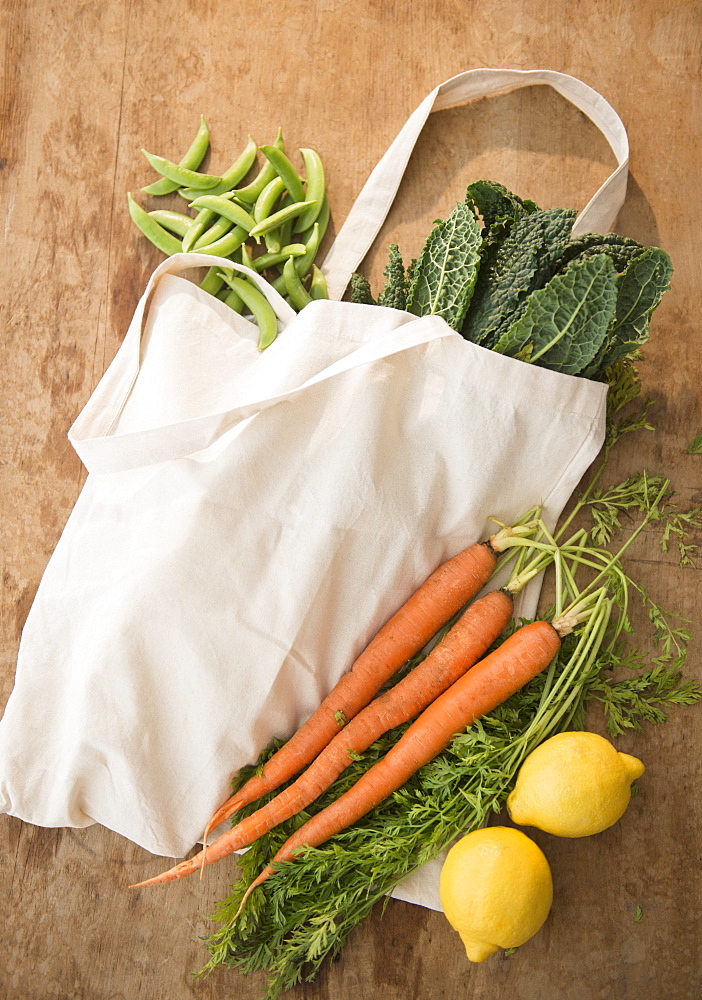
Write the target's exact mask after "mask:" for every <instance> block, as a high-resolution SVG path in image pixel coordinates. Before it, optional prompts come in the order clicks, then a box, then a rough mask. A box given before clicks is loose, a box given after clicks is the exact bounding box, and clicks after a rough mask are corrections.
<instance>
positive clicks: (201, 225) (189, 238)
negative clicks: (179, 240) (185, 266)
mask: <svg viewBox="0 0 702 1000" xmlns="http://www.w3.org/2000/svg"><path fill="white" fill-rule="evenodd" d="M216 218H217V213H216V212H213V211H212V210H211V209H209V208H203V209H202V210H201V211H199V212H198V213H197V215H196V216H195V218H194V219H193V224H192V226H191V227H190V229H188V231H187V233H186V234H185V235H184V236H183V251H184V252H185V253H188V251H190V250H192V248H193V246H194V245H195V243H197V241H198V240H199V239H200V237H201V236H202V235H203V234H204V233H206V232H207V227H208V226H209V225H211V224H212V223H213V222H214V220H215V219H216Z"/></svg>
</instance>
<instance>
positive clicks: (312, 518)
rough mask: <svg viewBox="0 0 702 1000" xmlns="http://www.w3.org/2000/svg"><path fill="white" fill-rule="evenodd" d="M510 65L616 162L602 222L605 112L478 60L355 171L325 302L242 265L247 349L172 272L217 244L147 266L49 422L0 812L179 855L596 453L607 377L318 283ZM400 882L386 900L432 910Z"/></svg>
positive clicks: (344, 267) (609, 215) (341, 281)
mask: <svg viewBox="0 0 702 1000" xmlns="http://www.w3.org/2000/svg"><path fill="white" fill-rule="evenodd" d="M531 83H547V84H550V85H552V86H555V87H557V88H558V89H559V90H560V91H561V93H563V94H564V95H565V96H566V97H568V98H569V99H570V100H572V101H574V102H575V103H576V104H578V106H580V107H582V108H583V110H585V111H586V113H588V114H589V115H590V117H592V119H593V120H594V121H595V122H596V124H597V125H598V126H599V127H600V128H601V129H602V130H603V132H604V133H605V135H607V137H608V139H609V140H610V143H611V145H612V148H613V149H614V151H615V154H616V155H617V159H618V162H619V166H618V168H617V171H615V174H613V176H612V178H610V180H609V181H608V182H607V184H606V185H604V187H603V188H602V189H601V191H600V192H599V193H598V195H597V196H596V197H595V199H594V200H593V202H591V204H590V206H588V209H587V210H586V212H585V213H583V215H582V216H581V217H580V220H579V223H578V225H579V228H580V230H581V231H582V229H583V226H585V227H586V228H592V229H595V228H596V229H599V230H600V231H605V230H607V229H609V228H610V226H611V224H612V222H613V220H614V217H615V215H616V212H617V210H618V208H619V206H620V204H621V202H622V200H623V197H624V192H625V183H626V136H625V133H624V130H623V127H622V126H621V123H620V122H619V120H618V119H617V117H616V115H615V114H614V112H613V111H612V109H611V108H610V107H609V105H607V104H606V102H604V101H603V100H602V98H601V97H599V95H597V94H595V93H594V92H593V91H591V90H590V89H589V88H587V87H585V85H584V84H582V83H580V82H579V81H575V80H573V79H572V78H570V77H564V76H563V75H562V74H554V73H550V72H548V71H535V72H534V73H515V72H514V71H504V70H478V71H473V72H468V73H465V74H461V75H460V76H459V77H456V78H454V79H452V80H450V81H448V82H447V83H446V84H444V85H442V86H441V87H438V88H437V89H436V90H435V91H434V92H433V93H432V94H431V95H429V97H428V98H427V99H426V100H425V101H424V102H423V103H422V105H421V106H420V107H419V108H418V109H417V111H416V112H415V113H414V114H413V115H412V116H411V117H410V119H409V120H408V123H407V125H406V126H405V128H404V129H403V130H402V132H401V133H400V136H398V139H397V140H396V141H395V143H393V145H392V146H391V147H390V150H389V152H388V154H387V156H385V157H384V158H383V160H381V162H380V163H379V165H378V167H377V168H376V170H375V171H374V172H373V174H372V175H371V177H370V178H369V181H368V182H367V184H366V186H365V187H364V189H363V191H362V192H361V195H360V197H359V199H358V202H357V203H356V205H355V206H354V208H353V210H352V211H351V213H350V215H349V218H348V220H347V222H346V224H345V225H344V226H343V227H342V229H341V231H340V233H339V236H338V238H337V240H336V242H335V244H334V245H333V247H332V249H331V251H330V253H329V255H328V258H327V260H326V262H325V265H324V270H325V272H326V274H327V278H328V281H329V287H330V291H331V294H332V299H331V300H328V301H316V302H313V303H312V304H311V305H309V306H307V307H306V308H305V309H304V310H302V312H301V313H299V314H296V313H294V312H293V311H292V310H291V309H290V307H289V306H288V305H287V304H286V302H285V301H284V300H283V299H282V298H281V297H280V296H279V295H277V293H276V292H275V291H274V289H273V288H272V287H271V286H269V285H268V284H267V283H266V282H265V281H264V280H263V279H262V278H259V277H257V276H255V275H252V276H253V277H254V279H255V280H256V281H257V282H258V284H259V287H260V288H261V290H262V291H263V292H264V294H266V295H267V296H268V298H269V301H270V302H271V304H272V306H273V308H274V309H275V310H276V312H277V314H278V317H279V320H280V327H281V330H280V334H279V336H278V338H277V340H276V341H274V343H273V344H272V345H271V346H270V347H269V348H268V349H267V350H265V351H264V352H262V353H259V352H258V351H257V348H256V341H257V330H256V328H255V326H254V325H253V323H251V322H249V321H248V320H247V319H245V318H243V317H241V316H239V315H237V314H235V313H234V312H233V311H232V310H230V309H228V308H227V307H226V306H225V305H224V304H223V303H221V302H220V301H218V300H217V299H215V298H213V297H212V296H210V295H208V294H207V293H205V292H203V291H202V290H201V289H200V288H198V286H197V285H196V284H194V283H193V282H191V281H189V280H186V279H185V278H183V277H181V276H179V272H182V271H183V270H184V269H185V268H192V267H197V266H207V267H209V266H211V265H212V264H213V263H217V262H218V261H217V259H216V258H215V259H213V258H212V257H211V256H206V255H198V254H183V255H177V256H175V257H171V258H169V259H167V260H165V261H164V262H163V263H162V264H161V265H160V266H159V267H158V268H157V269H156V270H155V272H154V274H153V275H152V277H151V279H150V281H149V283H148V285H147V288H146V290H145V292H144V295H143V296H142V299H141V301H140V303H139V305H138V307H137V309H136V312H135V315H134V318H133V320H132V323H131V325H130V328H129V331H128V333H127V335H126V337H125V339H124V341H123V343H122V346H121V347H120V349H119V351H118V353H117V355H116V357H115V359H114V361H113V362H112V364H111V365H110V367H109V368H108V370H107V371H106V373H105V375H104V376H103V378H102V380H101V381H100V383H99V385H98V386H97V388H96V389H95V392H94V393H93V395H92V397H91V398H90V400H89V401H88V403H87V405H86V406H85V408H84V410H83V411H82V413H81V414H80V415H79V416H78V418H77V420H76V421H75V424H74V425H73V427H72V428H71V431H70V439H71V441H72V443H73V445H74V447H75V448H76V450H77V452H78V454H79V455H80V457H81V459H82V461H83V462H84V464H85V466H86V468H87V470H88V477H87V480H86V483H85V486H84V488H83V490H82V492H81V495H80V497H79V498H78V501H77V503H76V505H75V508H74V510H73V511H72V513H71V516H70V518H69V520H68V522H67V524H66V527H65V530H64V532H63V534H62V537H61V538H60V540H59V543H58V545H57V547H56V549H55V551H54V553H53V555H52V557H51V559H50V561H49V563H48V565H47V567H46V571H45V573H44V576H43V578H42V580H41V583H40V586H39V590H38V592H37V595H36V599H35V601H34V604H33V606H32V608H31V611H30V613H29V616H28V619H27V622H26V625H25V628H24V631H23V635H22V640H21V645H20V651H19V657H18V664H17V672H16V680H15V686H14V690H13V692H12V694H11V696H10V700H9V702H8V705H7V708H6V711H5V714H4V717H3V719H2V720H1V721H0V810H2V811H4V812H7V813H9V814H11V815H13V816H17V817H19V818H21V819H23V820H25V821H27V822H30V823H35V824H39V825H42V826H48V827H56V826H70V827H84V826H88V825H90V824H92V823H100V824H102V825H103V826H105V827H107V828H109V829H111V830H114V831H117V832H118V833H120V834H122V835H123V836H124V837H126V838H128V839H130V840H131V841H133V842H135V843H136V844H138V845H141V846H142V847H144V848H145V849H146V850H148V851H151V852H153V853H154V854H158V855H164V856H168V857H173V858H175V857H182V856H183V855H184V854H185V853H187V852H188V851H189V850H190V849H191V848H192V847H193V845H194V844H195V843H196V842H197V840H198V839H199V838H200V837H201V835H202V831H203V828H204V826H205V824H206V822H207V820H208V819H209V817H210V815H211V813H212V812H213V811H214V809H215V808H216V807H217V806H218V805H219V804H220V803H221V802H222V801H223V800H224V799H225V798H226V797H227V795H228V788H229V781H230V778H231V776H232V774H233V773H234V772H235V771H236V770H238V769H239V768H240V767H241V766H243V765H244V764H247V763H251V762H253V761H255V759H256V757H257V756H258V754H259V752H260V751H261V749H262V748H263V747H264V746H265V745H266V744H267V743H268V742H269V741H270V739H271V738H272V737H275V736H277V737H285V736H286V735H289V734H290V733H292V732H293V731H294V729H295V728H296V727H297V726H299V725H300V724H301V723H302V722H303V721H304V719H305V718H306V717H307V716H309V715H310V714H311V712H312V711H313V710H314V709H315V708H316V706H317V705H318V704H319V702H320V700H321V699H322V698H323V697H324V695H325V694H326V693H327V692H328V691H329V690H330V688H331V687H332V686H333V684H334V683H335V682H336V680H337V679H338V678H339V676H340V675H341V674H342V673H343V672H344V671H345V670H347V669H348V668H349V666H350V665H351V663H352V661H353V659H354V657H355V656H356V655H357V654H358V653H359V652H360V650H361V649H362V648H363V647H364V646H365V645H366V644H367V642H368V641H369V640H370V639H371V637H372V636H373V634H374V633H375V632H376V631H377V630H378V629H379V628H380V626H381V625H382V624H383V623H384V622H385V621H386V620H387V619H388V618H389V617H390V615H391V614H393V613H394V611H395V610H396V609H397V608H398V607H399V606H400V605H401V604H402V603H403V602H404V601H405V600H406V599H407V597H408V596H409V595H410V594H411V593H412V592H413V590H414V589H416V587H417V586H418V585H419V584H420V583H421V582H422V581H423V580H424V579H425V578H426V577H427V576H428V575H429V573H430V572H431V571H432V570H433V569H434V568H435V567H436V566H437V565H438V564H439V563H440V562H441V561H443V560H445V559H447V558H448V557H449V556H451V555H453V554H454V553H455V552H457V551H459V550H460V549H462V548H464V547H465V546H466V545H469V544H471V543H472V542H474V541H476V540H478V539H481V538H485V537H487V535H488V534H489V532H490V530H491V529H490V522H489V517H490V516H491V515H494V516H496V517H499V518H501V519H502V520H504V521H507V522H510V521H513V520H515V519H517V518H519V517H520V516H522V515H523V514H524V513H525V512H526V510H527V509H528V508H530V507H531V506H532V505H535V504H541V505H542V506H543V511H544V517H545V520H546V521H547V523H549V524H551V525H553V524H554V523H555V521H556V519H557V517H558V515H559V513H560V512H561V510H562V508H563V506H564V505H565V503H566V501H567V499H568V497H569V496H570V495H571V493H572V491H573V489H574V488H575V486H576V484H577V482H578V481H579V479H580V478H581V476H582V475H583V473H584V472H585V471H586V469H587V467H588V466H589V465H590V463H591V462H592V461H593V459H594V458H595V456H596V454H597V452H598V450H599V448H600V446H601V443H602V440H603V433H604V417H605V396H606V387H605V386H603V385H601V384H598V383H594V382H590V381H587V380H584V379H578V378H571V377H569V376H565V375H560V374H556V373H553V372H550V371H547V370H545V369H541V368H537V367H534V366H531V365H527V364H524V363H522V362H520V361H516V360H514V359H511V358H506V357H502V356H500V355H496V354H493V353H491V352H489V351H486V350H484V349H483V348H480V347H477V346H476V345H474V344H471V343H468V342H466V341H464V340H463V339H462V338H461V337H460V336H459V335H458V334H457V333H455V332H454V331H453V330H451V329H450V328H449V327H448V326H447V325H446V323H445V322H444V321H443V320H442V319H440V318H438V317H425V318H422V319H418V318H416V317H414V316H412V315H410V314H407V313H404V312H400V311H397V310H393V309H386V308H382V307H378V306H364V305H356V304H352V303H348V302H342V301H340V299H341V296H342V294H343V291H344V288H345V286H346V284H347V282H348V280H349V277H350V274H351V271H352V270H353V269H354V268H355V267H356V266H357V264H358V262H359V261H360V260H361V259H362V257H363V255H364V253H365V252H366V249H367V247H368V246H369V245H370V243H371V242H372V240H373V238H374V236H375V234H376V233H377V232H378V230H379V228H380V226H381V224H382V221H383V219H384V217H385V215H386V213H387V211H388V209H389V207H390V204H391V203H392V200H393V198H394V195H395V192H396V190H397V187H398V185H399V183H400V179H401V176H402V172H403V171H404V168H405V165H406V163H407V160H408V158H409V155H410V152H411V149H412V146H413V145H414V142H415V141H416V138H417V136H418V134H419V131H420V130H421V126H422V123H423V121H424V120H425V119H426V116H427V115H428V114H429V112H430V111H431V110H432V108H438V107H446V106H448V105H449V104H456V103H460V102H462V101H465V100H469V99H471V98H474V97H477V96H483V95H485V94H490V93H497V92H501V91H504V90H507V89H511V88H513V87H515V86H524V85H526V84H531ZM219 263H221V264H222V265H223V266H226V267H232V266H233V265H232V263H231V261H228V260H222V261H219ZM239 269H240V270H246V269H242V268H239ZM537 597H538V593H537V590H535V589H534V588H532V590H531V591H529V592H528V593H527V594H526V595H525V597H524V599H523V601H522V604H521V605H520V607H519V608H518V611H519V613H520V614H523V615H530V614H532V613H533V611H534V609H535V605H536V599H537ZM424 878H425V883H421V882H419V883H416V888H414V889H413V888H412V884H411V880H408V881H407V883H406V885H407V886H408V888H403V889H402V890H401V891H400V892H398V895H402V896H403V898H408V899H412V900H414V901H415V902H423V903H425V904H426V905H430V906H438V904H437V902H436V896H435V889H434V886H435V880H434V876H433V875H432V874H431V866H429V874H428V875H425V876H424Z"/></svg>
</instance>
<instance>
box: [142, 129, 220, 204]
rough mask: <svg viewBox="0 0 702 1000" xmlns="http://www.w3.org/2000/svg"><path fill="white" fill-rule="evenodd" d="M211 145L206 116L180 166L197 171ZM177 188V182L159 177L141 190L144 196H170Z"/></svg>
mask: <svg viewBox="0 0 702 1000" xmlns="http://www.w3.org/2000/svg"><path fill="white" fill-rule="evenodd" d="M209 145H210V130H209V128H208V127H207V122H206V121H205V116H204V115H200V127H199V128H198V130H197V134H196V136H195V138H194V139H193V141H192V143H191V144H190V147H189V149H188V151H187V153H186V154H185V156H184V157H183V159H182V160H181V161H180V162H179V164H178V166H180V167H186V168H187V169H189V170H197V168H198V167H199V166H200V164H201V163H202V161H203V160H204V158H205V153H206V152H207V150H208V147H209ZM177 188H178V184H176V182H175V181H170V180H169V179H168V178H167V177H159V179H158V180H157V181H154V182H153V184H149V185H148V186H147V187H145V188H142V189H141V190H142V191H143V192H144V194H170V193H171V192H172V191H176V190H177Z"/></svg>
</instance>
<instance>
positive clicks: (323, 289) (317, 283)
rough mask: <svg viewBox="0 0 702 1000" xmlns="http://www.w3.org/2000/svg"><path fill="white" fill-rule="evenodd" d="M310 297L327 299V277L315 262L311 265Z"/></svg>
mask: <svg viewBox="0 0 702 1000" xmlns="http://www.w3.org/2000/svg"><path fill="white" fill-rule="evenodd" d="M310 297H311V298H312V299H328V298H329V291H328V289H327V279H326V278H325V277H324V275H323V274H322V272H321V271H320V270H319V268H318V267H317V265H316V264H313V265H312V280H311V281H310Z"/></svg>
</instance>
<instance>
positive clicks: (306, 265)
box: [272, 202, 329, 295]
mask: <svg viewBox="0 0 702 1000" xmlns="http://www.w3.org/2000/svg"><path fill="white" fill-rule="evenodd" d="M328 222H329V203H328V202H327V211H326V213H325V212H324V211H322V212H320V215H319V220H318V221H317V222H315V224H314V225H313V226H312V228H311V229H309V230H307V232H306V233H302V234H301V237H300V242H301V243H303V245H304V247H305V253H304V254H300V255H299V256H297V257H296V258H295V270H296V271H297V273H298V274H299V276H300V277H301V278H304V277H305V275H306V274H308V272H309V270H310V267H312V264H313V262H314V259H315V257H316V256H317V251H318V250H319V245H320V243H321V242H322V237H323V236H324V232H325V230H326V228H327V224H328ZM272 285H273V287H274V288H275V290H276V292H278V293H279V294H280V295H285V294H286V292H287V288H286V285H285V278H284V277H283V275H282V274H281V275H279V276H278V277H277V278H276V279H275V280H274V281H273V282H272Z"/></svg>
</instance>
